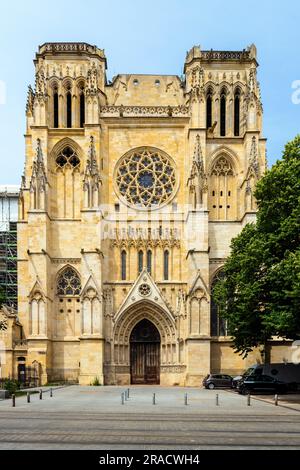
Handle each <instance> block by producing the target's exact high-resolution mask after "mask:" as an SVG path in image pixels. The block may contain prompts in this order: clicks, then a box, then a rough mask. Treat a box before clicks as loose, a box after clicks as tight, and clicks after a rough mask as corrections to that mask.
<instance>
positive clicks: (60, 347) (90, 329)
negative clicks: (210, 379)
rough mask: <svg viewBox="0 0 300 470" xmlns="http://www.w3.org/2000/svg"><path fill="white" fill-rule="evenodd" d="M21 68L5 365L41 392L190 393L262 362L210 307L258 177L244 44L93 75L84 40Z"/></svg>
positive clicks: (256, 116) (260, 144)
mask: <svg viewBox="0 0 300 470" xmlns="http://www.w3.org/2000/svg"><path fill="white" fill-rule="evenodd" d="M34 64H35V77H36V80H35V87H34V88H31V87H29V92H28V99H27V106H26V116H27V129H26V136H25V141H26V161H25V171H24V176H23V178H22V187H21V193H20V200H19V222H18V276H19V281H18V283H19V292H18V322H19V324H21V325H22V328H23V333H22V341H23V343H21V342H20V344H22V348H23V349H22V350H21V352H20V351H18V352H17V353H16V354H15V359H14V361H15V364H17V354H19V355H20V354H21V356H22V359H23V360H24V362H25V363H26V364H28V365H31V364H38V367H39V370H40V377H41V383H46V382H49V381H51V380H70V381H78V382H79V383H80V384H90V383H92V382H93V381H94V380H95V379H96V378H97V379H98V380H99V381H100V383H102V384H130V383H133V384H134V383H137V384H138V383H143V384H147V383H149V384H150V383H152V384H153V383H157V384H158V383H160V384H163V385H176V384H178V385H199V384H200V383H201V380H202V378H203V377H204V376H205V375H206V374H207V373H209V372H215V373H232V374H234V373H239V372H241V371H242V370H243V369H245V367H246V366H247V365H248V364H251V363H253V362H256V361H257V360H258V361H259V360H261V352H260V351H259V350H257V351H254V352H253V353H252V354H251V355H250V356H249V357H248V359H247V360H246V361H243V360H242V358H241V357H240V356H239V355H236V354H235V353H234V351H233V349H232V348H231V345H232V343H231V339H230V337H228V335H227V329H226V324H225V322H224V321H223V320H221V319H220V318H219V316H218V309H217V307H216V305H215V303H214V301H213V297H212V289H213V285H214V282H215V280H216V279H217V278H218V277H219V276H221V275H222V266H223V265H224V261H225V259H226V257H227V256H228V254H229V253H230V242H231V239H232V238H233V237H234V236H236V235H237V234H238V233H239V232H240V231H241V230H242V228H243V227H244V226H245V225H246V224H247V223H248V222H254V221H255V212H256V203H255V199H254V196H253V192H254V187H255V184H256V182H257V180H258V179H259V178H260V176H261V175H262V174H263V173H264V171H265V169H266V152H265V139H264V138H263V135H262V104H261V98H260V88H259V83H258V81H257V66H258V63H257V60H256V48H255V46H254V45H252V46H250V47H249V48H247V49H244V50H242V51H229V52H228V51H213V50H210V51H204V50H201V48H200V47H193V48H192V49H191V50H190V51H189V52H188V53H187V56H186V60H185V65H184V76H182V77H179V76H171V75H170V76H167V75H161V76H158V75H142V74H141V75H118V76H116V77H114V78H113V80H112V81H108V80H107V78H106V67H107V62H106V57H105V54H104V51H103V50H101V49H98V48H97V47H95V46H91V45H88V44H85V43H46V44H44V45H42V46H40V47H39V50H38V52H37V54H36V58H35V61H34ZM20 341H21V340H20ZM275 349H276V348H273V350H274V352H273V355H274V358H275V356H276V354H277V357H276V359H277V361H278V359H279V356H280V354H281V352H280V351H281V348H280V346H279V345H278V346H277V349H276V351H279V352H275ZM279 362H281V360H280V361H279ZM13 367H16V366H13Z"/></svg>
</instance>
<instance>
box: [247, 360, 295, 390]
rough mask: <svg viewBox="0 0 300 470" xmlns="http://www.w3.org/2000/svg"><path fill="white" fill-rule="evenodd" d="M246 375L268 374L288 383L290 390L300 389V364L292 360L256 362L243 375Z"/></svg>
mask: <svg viewBox="0 0 300 470" xmlns="http://www.w3.org/2000/svg"><path fill="white" fill-rule="evenodd" d="M245 375H268V376H270V377H273V378H274V379H277V380H279V381H281V382H284V383H286V384H288V386H289V390H293V391H296V390H297V389H298V390H300V364H292V363H290V362H287V363H284V362H282V363H275V362H274V363H269V364H255V365H253V366H251V367H249V369H247V370H246V371H245V372H244V374H243V376H245Z"/></svg>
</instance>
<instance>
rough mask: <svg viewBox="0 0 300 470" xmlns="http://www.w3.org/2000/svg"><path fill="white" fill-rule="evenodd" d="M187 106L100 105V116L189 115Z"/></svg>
mask: <svg viewBox="0 0 300 470" xmlns="http://www.w3.org/2000/svg"><path fill="white" fill-rule="evenodd" d="M189 115H190V110H189V107H188V106H122V105H121V106H102V107H101V108H100V116H101V117H132V116H133V117H141V116H144V117H189Z"/></svg>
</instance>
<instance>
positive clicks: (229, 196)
mask: <svg viewBox="0 0 300 470" xmlns="http://www.w3.org/2000/svg"><path fill="white" fill-rule="evenodd" d="M209 191H210V198H209V201H210V207H209V210H210V219H211V220H232V219H234V218H235V217H236V214H235V205H236V204H235V196H236V182H235V175H234V171H233V166H232V164H231V162H230V161H229V159H228V158H227V157H226V156H224V155H222V156H220V157H219V158H218V159H217V161H216V162H215V163H214V165H213V167H212V169H211V172H210V184H209Z"/></svg>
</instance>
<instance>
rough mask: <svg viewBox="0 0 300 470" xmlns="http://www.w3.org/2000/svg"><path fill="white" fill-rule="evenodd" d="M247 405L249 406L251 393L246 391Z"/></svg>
mask: <svg viewBox="0 0 300 470" xmlns="http://www.w3.org/2000/svg"><path fill="white" fill-rule="evenodd" d="M247 406H251V395H250V393H248V395H247Z"/></svg>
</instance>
